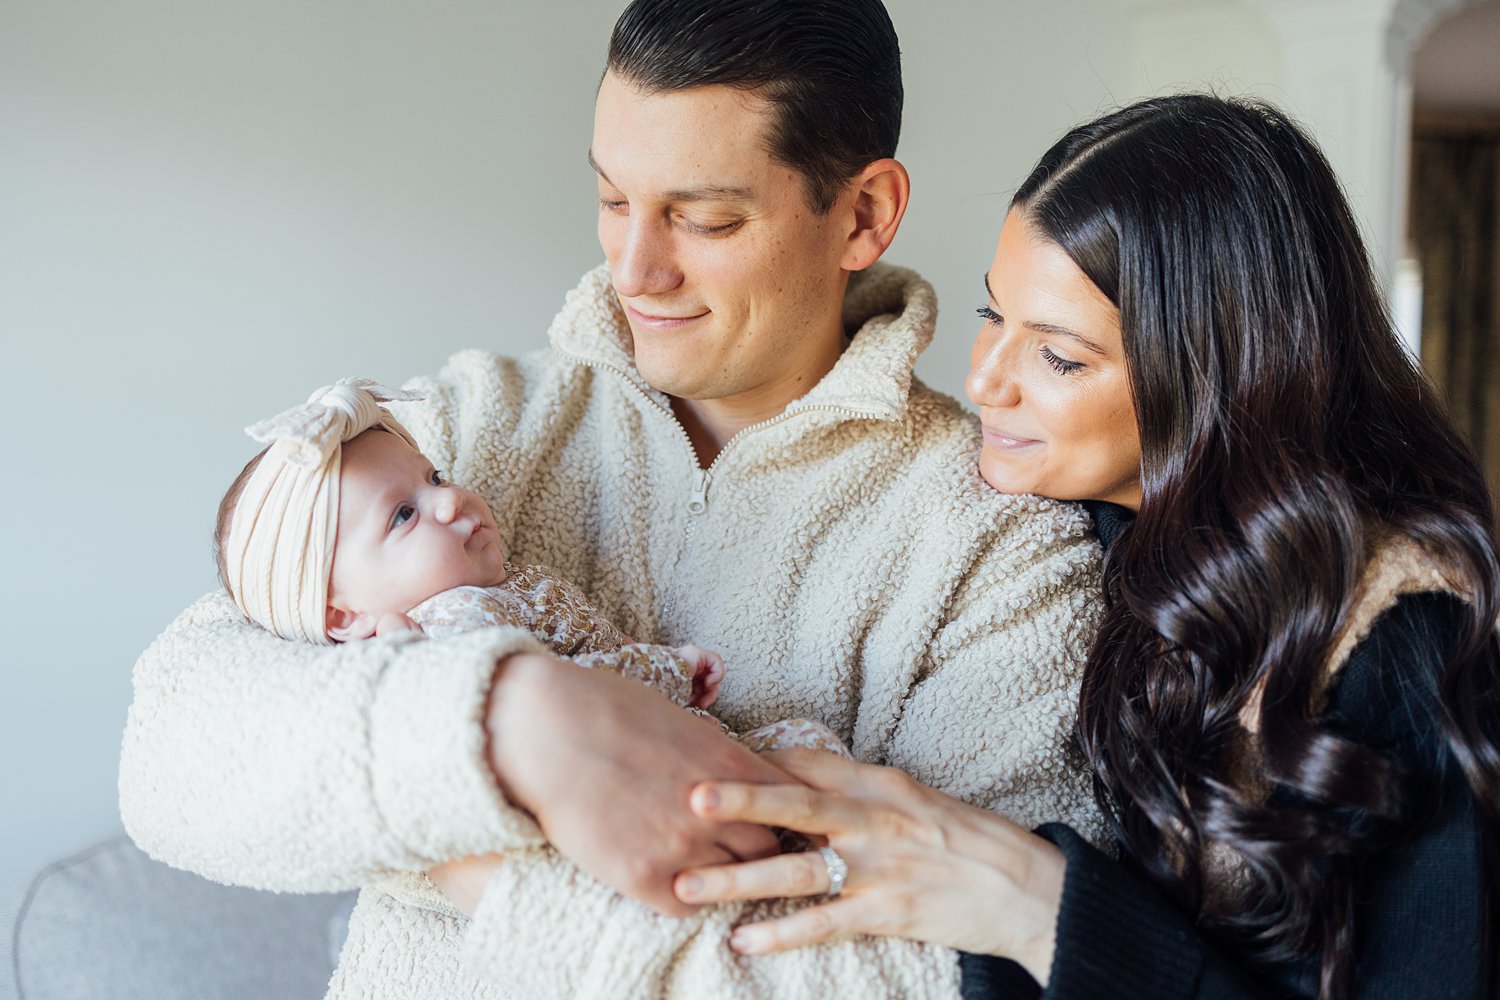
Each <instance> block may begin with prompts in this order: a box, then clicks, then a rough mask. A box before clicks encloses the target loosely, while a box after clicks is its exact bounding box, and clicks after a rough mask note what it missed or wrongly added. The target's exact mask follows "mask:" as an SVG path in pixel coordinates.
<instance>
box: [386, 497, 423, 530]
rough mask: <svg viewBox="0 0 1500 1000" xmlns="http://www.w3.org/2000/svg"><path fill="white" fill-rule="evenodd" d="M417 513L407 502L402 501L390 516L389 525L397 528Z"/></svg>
mask: <svg viewBox="0 0 1500 1000" xmlns="http://www.w3.org/2000/svg"><path fill="white" fill-rule="evenodd" d="M416 513H417V509H416V508H415V507H413V506H412V505H411V504H409V503H404V504H402V505H401V506H400V507H397V508H396V514H395V516H394V517H392V518H391V527H393V528H399V527H401V526H402V525H403V524H405V523H406V522H407V521H410V520H411V519H412V517H413V516H415V515H416Z"/></svg>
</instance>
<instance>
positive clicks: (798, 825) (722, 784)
mask: <svg viewBox="0 0 1500 1000" xmlns="http://www.w3.org/2000/svg"><path fill="white" fill-rule="evenodd" d="M830 756H832V755H830ZM688 801H689V804H690V805H691V806H692V809H693V812H695V813H697V814H698V815H699V816H700V817H702V818H703V819H711V820H715V821H717V822H721V823H727V822H741V823H760V824H763V825H765V826H780V827H785V828H786V829H788V830H796V831H798V832H799V833H816V834H824V835H835V834H840V833H844V832H847V831H851V830H858V829H859V828H860V827H861V825H862V824H863V823H864V821H865V820H866V817H865V812H866V810H867V808H868V807H867V806H865V805H863V804H862V803H860V802H857V801H855V800H853V799H847V798H844V797H843V796H840V795H833V794H829V793H827V792H820V791H818V790H817V789H815V788H809V787H807V786H806V785H752V784H748V783H745V782H733V781H705V782H702V783H701V784H699V785H698V786H696V787H695V788H694V789H693V792H692V795H691V797H690V798H689V800H688Z"/></svg>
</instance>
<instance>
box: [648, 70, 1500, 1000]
mask: <svg viewBox="0 0 1500 1000" xmlns="http://www.w3.org/2000/svg"><path fill="white" fill-rule="evenodd" d="M985 283H986V287H987V294H988V302H987V303H986V305H985V306H984V307H983V308H981V309H980V313H981V314H982V315H983V316H984V319H985V325H984V328H983V330H982V331H981V333H980V334H979V338H978V340H977V342H976V344H975V347H974V368H973V372H972V374H971V375H970V378H969V394H970V396H971V398H972V399H973V400H974V402H975V403H977V404H978V405H979V407H980V411H981V418H982V420H983V423H984V426H985V441H984V450H983V457H982V459H981V463H980V470H981V473H982V475H983V476H984V478H985V479H986V480H987V481H988V482H989V483H990V484H991V485H993V486H994V487H995V488H997V489H999V490H1001V491H1006V492H1036V493H1041V494H1045V495H1049V496H1053V497H1059V498H1065V499H1084V500H1096V501H1107V503H1099V504H1091V505H1090V506H1091V511H1092V512H1093V513H1094V514H1095V517H1096V522H1097V526H1098V529H1099V534H1100V538H1101V541H1102V542H1103V543H1104V545H1105V548H1106V550H1107V551H1106V561H1105V594H1104V605H1105V620H1104V624H1103V627H1102V629H1101V632H1100V634H1099V637H1098V640H1097V642H1096V644H1095V646H1094V648H1093V651H1092V654H1091V656H1090V659H1089V663H1088V666H1087V668H1086V671H1085V675H1084V680H1083V686H1082V694H1081V704H1080V720H1079V732H1080V737H1081V742H1082V746H1083V749H1084V751H1085V753H1086V754H1087V757H1088V760H1089V763H1090V764H1091V766H1092V767H1093V769H1094V772H1095V775H1096V789H1097V794H1098V798H1099V801H1100V804H1101V806H1102V807H1103V809H1104V810H1105V812H1106V814H1107V815H1109V816H1110V817H1111V818H1112V821H1113V825H1114V831H1115V834H1116V838H1117V840H1118V841H1119V846H1120V852H1121V854H1122V856H1123V861H1122V862H1121V863H1116V862H1115V861H1113V860H1112V859H1109V858H1107V857H1105V856H1104V855H1103V854H1101V853H1099V852H1097V851H1095V850H1093V849H1092V848H1090V847H1089V846H1088V845H1087V844H1085V843H1084V842H1083V841H1082V840H1081V839H1080V838H1079V837H1078V836H1077V835H1076V834H1074V833H1073V832H1072V831H1070V830H1068V829H1067V828H1064V827H1044V828H1042V829H1041V830H1040V831H1039V832H1038V833H1037V834H1031V833H1028V832H1026V831H1024V830H1021V829H1020V828H1018V827H1015V826H1014V825H1012V824H1009V823H1007V822H1006V821H1005V820H1003V819H1000V818H999V817H996V816H994V815H991V814H989V813H986V812H983V811H981V810H977V809H973V808H972V807H969V806H966V805H963V804H961V803H958V802H955V801H954V800H952V799H949V798H947V797H945V796H942V795H939V794H938V793H936V792H932V791H930V790H928V789H924V788H922V787H921V786H918V785H916V784H915V783H914V782H911V781H909V780H906V779H904V778H903V777H902V776H900V775H898V774H895V773H894V772H889V771H885V770H883V769H879V768H872V767H869V766H866V765H860V764H856V763H852V762H843V761H835V760H832V759H825V758H824V757H822V756H819V755H806V754H793V755H789V756H788V755H783V756H782V757H781V759H780V760H779V761H778V763H780V764H781V765H783V766H784V767H785V768H786V769H787V770H788V771H790V772H791V773H792V774H794V775H795V776H796V777H798V778H800V779H801V780H803V781H805V782H806V783H807V785H808V786H811V787H810V788H809V787H802V786H791V785H787V786H750V785H731V784H725V785H716V786H712V785H704V786H699V788H698V789H696V791H695V793H694V808H695V809H697V810H698V811H699V812H700V813H701V814H702V815H704V816H705V817H711V818H714V819H720V820H736V819H737V820H750V821H755V822H762V823H768V824H773V825H781V826H787V827H791V828H794V829H797V830H800V831H803V832H805V833H808V834H813V835H822V836H825V837H827V839H828V843H829V845H830V847H831V848H832V849H833V852H832V853H829V852H822V853H821V854H820V853H810V854H803V855H782V856H780V857H777V858H772V859H768V860H764V861H755V862H748V863H745V864H741V865H732V866H724V867H721V868H711V869H701V870H697V871H689V872H684V873H682V874H681V875H680V876H679V878H678V883H677V891H678V894H679V895H680V896H681V897H682V898H683V899H684V900H688V901H693V902H705V901H710V900H725V899H741V898H759V897H775V896H787V895H818V894H823V893H826V892H828V891H829V889H830V880H831V879H832V880H836V883H837V884H835V885H833V886H832V888H833V889H834V890H835V892H834V894H835V895H837V896H838V898H836V899H834V900H832V901H830V902H827V903H824V904H822V905H820V906H817V907H814V908H811V909H806V910H802V911H800V912H797V913H794V914H792V915H791V916H788V917H783V918H781V919H779V920H773V921H767V922H763V923H760V924H752V925H746V926H742V927H740V928H739V929H738V930H737V931H736V932H735V936H734V938H733V940H732V944H733V946H734V947H735V948H736V949H738V950H740V951H742V952H746V953H751V954H755V953H763V952H769V951H775V950H779V949H784V948H790V947H795V946H798V945H803V944H808V943H812V942H815V941H821V940H824V939H827V938H830V937H834V936H838V935H842V934H847V933H852V932H866V933H875V934H893V935H900V936H905V937H914V938H918V939H921V940H927V941H932V942H936V943H940V944H947V945H951V946H953V947H957V948H962V949H965V950H966V951H967V952H970V953H972V954H968V955H966V956H965V957H964V972H965V984H964V988H965V992H966V994H967V995H970V996H976V997H977V996H1001V995H1006V996H1011V995H1020V994H1017V993H1016V992H1015V990H1016V987H1017V983H1018V982H1022V981H1024V980H1025V979H1026V977H1025V976H1021V975H1020V968H1021V967H1024V968H1025V969H1026V970H1027V971H1029V972H1030V973H1031V976H1032V977H1034V978H1035V979H1036V980H1037V981H1038V982H1039V983H1041V984H1043V986H1044V987H1045V995H1046V996H1048V997H1058V998H1062V997H1096V996H1104V995H1110V996H1116V997H1136V996H1140V997H1271V996H1277V997H1279V996H1299V997H1314V996H1316V997H1320V998H1348V997H1359V998H1373V997H1403V998H1417V997H1445V998H1447V997H1477V996H1489V995H1492V991H1493V990H1494V989H1495V988H1496V976H1495V968H1494V966H1495V962H1496V952H1497V950H1500V947H1497V945H1500V942H1497V938H1496V934H1495V931H1494V916H1495V911H1494V907H1495V905H1496V892H1495V876H1496V868H1497V865H1496V864H1495V858H1494V847H1495V839H1496V837H1495V831H1496V829H1497V820H1500V816H1497V813H1500V677H1497V648H1496V640H1495V633H1494V623H1495V621H1496V616H1497V612H1500V595H1497V592H1496V589H1495V586H1494V581H1495V579H1496V577H1497V564H1496V554H1495V544H1494V541H1493V522H1492V517H1491V511H1490V504H1489V500H1488V497H1487V494H1486V491H1485V486H1484V482H1483V479H1482V477H1481V475H1480V473H1479V471H1478V469H1477V468H1476V465H1475V461H1474V459H1473V457H1472V455H1471V453H1470V451H1469V450H1468V449H1467V447H1466V446H1465V445H1464V444H1463V443H1462V442H1461V441H1460V438H1459V436H1458V434H1457V433H1456V431H1455V430H1454V427H1453V425H1452V423H1451V422H1450V421H1449V420H1448V418H1447V417H1446V416H1445V415H1444V414H1443V412H1442V410H1441V408H1440V406H1439V404H1438V403H1437V401H1436V400H1435V398H1434V397H1433V395H1432V392H1431V389H1430V388H1429V387H1428V386H1427V384H1426V383H1425V382H1424V381H1423V379H1422V377H1421V376H1420V374H1419V373H1418V372H1417V370H1416V369H1415V367H1414V365H1413V364H1412V362H1411V361H1410V359H1409V358H1408V357H1407V356H1406V355H1405V353H1404V352H1403V350H1402V348H1401V347H1400V345H1399V343H1398V341H1397V340H1396V338H1395V337H1394V336H1393V334H1392V331H1391V325H1390V321H1389V318H1388V316H1387V315H1386V312H1385V310H1384V307H1383V305H1382V301H1381V298H1380V295H1379V293H1378V292H1377V289H1376V285H1375V282H1374V281H1373V279H1372V277H1371V273H1370V269H1369V265H1368V262H1367V258H1366V256H1365V252H1364V249H1363V246H1362V243H1361V241H1360V238H1359V235H1358V232H1357V229H1356V226H1355V224H1354V222H1353V220H1352V217H1351V215H1350V212H1349V209H1348V206H1347V205H1346V204H1345V202H1344V199H1343V197H1342V195H1341V194H1340V192H1339V189H1338V186H1337V182H1336V181H1335V179H1334V177H1333V174H1332V171H1331V170H1330V169H1329V167H1328V164H1327V163H1326V161H1325V160H1324V159H1323V158H1322V156H1321V155H1320V154H1319V152H1318V151H1317V149H1316V148H1315V147H1314V146H1313V144H1312V143H1311V142H1310V141H1309V140H1308V139H1307V138H1306V137H1305V136H1304V135H1302V134H1301V132H1300V131H1299V130H1298V129H1297V127H1296V126H1295V125H1293V124H1292V123H1291V122H1290V121H1289V120H1287V119H1286V118H1285V117H1284V116H1283V115H1281V114H1280V113H1278V112H1276V111H1275V110H1273V109H1271V108H1268V107H1265V106H1263V105H1257V104H1250V103H1245V102H1239V101H1227V100H1221V99H1217V98H1212V97H1201V96H1181V97H1171V98H1163V99H1158V100H1151V101H1146V102H1143V103H1140V104H1137V105H1134V106H1132V107H1129V108H1126V109H1124V110H1122V111H1119V112H1116V113H1113V114H1110V115H1107V116H1105V117H1103V118H1101V119H1099V120H1097V121H1095V122H1092V123H1089V124H1087V125H1083V126H1080V127H1079V128H1077V129H1074V130H1073V131H1072V132H1071V133H1069V134H1068V135H1067V136H1065V137H1064V138H1063V139H1062V140H1061V141H1060V142H1059V143H1058V144H1057V145H1056V146H1054V147H1053V148H1052V149H1051V150H1050V151H1049V152H1048V153H1047V155H1046V156H1044V157H1043V159H1042V161H1041V162H1040V163H1039V164H1038V166H1037V167H1036V169H1035V170H1034V171H1033V173H1032V174H1031V176H1030V177H1029V178H1028V179H1027V180H1026V182H1025V184H1023V185H1022V187H1021V188H1020V190H1019V191H1018V192H1017V194H1016V196H1015V199H1014V201H1013V203H1012V207H1011V210H1010V212H1009V215H1008V217H1007V219H1006V221H1005V225H1004V229H1003V230H1002V232H1001V236H1000V242H999V248H998V250H997V253H996V257H995V260H994V263H993V264H992V265H991V267H990V269H989V271H988V273H987V274H986V282H985ZM840 889H841V890H842V892H841V894H840V893H839V892H838V890H840ZM985 956H1004V957H1007V958H1010V959H1015V960H1016V962H1017V963H1019V965H1017V964H1012V963H1009V962H1002V961H999V960H998V959H993V958H987V957H985ZM1031 989H1032V990H1034V989H1035V987H1034V986H1032V987H1031Z"/></svg>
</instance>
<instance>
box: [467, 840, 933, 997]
mask: <svg viewBox="0 0 1500 1000" xmlns="http://www.w3.org/2000/svg"><path fill="white" fill-rule="evenodd" d="M812 902H817V901H816V900H814V901H812ZM806 905H810V904H809V903H808V902H803V901H795V900H777V901H768V902H758V903H751V904H738V903H736V904H719V905H716V906H712V907H707V908H705V909H703V910H700V911H699V912H697V913H695V914H693V915H692V916H690V917H687V918H685V919H681V920H678V919H674V918H671V917H663V916H660V915H658V914H656V913H654V912H653V911H651V910H650V909H648V908H647V907H645V906H643V905H641V904H640V903H637V902H635V901H634V900H631V899H627V898H625V897H624V896H621V895H620V894H618V893H616V892H614V891H612V890H611V889H609V888H608V887H607V886H605V885H603V884H602V883H600V882H598V881H596V880H594V879H593V878H592V877H590V876H589V875H588V874H586V873H585V872H583V871H582V870H580V869H579V868H578V867H577V866H575V865H573V864H572V863H571V862H569V861H568V860H567V859H566V858H563V857H562V856H560V855H559V854H557V852H555V851H553V850H551V849H542V850H529V851H525V852H520V853H517V854H512V855H508V856H507V857H506V860H505V861H504V862H503V863H502V864H501V866H500V867H499V869H497V871H496V872H495V874H494V876H493V877H492V878H491V880H490V882H489V884H488V885H487V886H486V887H485V891H484V895H483V897H482V899H481V900H480V903H479V907H478V909H477V910H476V911H475V914H474V919H473V921H472V922H471V924H470V926H469V928H468V931H467V933H466V935H465V940H464V961H465V964H466V965H468V966H469V968H470V969H471V971H473V972H475V973H476V974H477V975H479V976H481V977H482V978H484V979H485V980H486V981H487V982H490V983H493V984H495V985H497V986H499V987H501V988H502V989H504V990H505V991H506V992H507V994H508V995H513V996H524V997H529V998H536V1000H547V998H554V997H555V998H559V1000H561V998H577V1000H657V998H662V1000H690V998H691V1000H696V998H699V997H719V998H725V1000H731V998H736V997H739V998H745V1000H758V998H761V997H775V998H777V1000H804V998H805V1000H821V998H825V997H832V996H852V997H861V998H869V1000H881V998H891V1000H897V998H901V1000H958V997H959V977H958V965H957V961H956V959H955V953H954V952H952V951H950V950H948V949H946V948H938V947H933V946H931V945H924V944H918V943H916V942H913V941H905V940H901V939H899V938H886V937H882V938H875V937H864V936H861V937H856V938H851V939H845V940H841V941H836V942H830V943H828V944H823V945H818V946H815V947H809V948H801V949H797V950H794V951H787V952H779V953H776V954H771V955H757V956H740V955H737V954H735V953H734V952H733V951H731V950H730V948H729V944H728V941H729V935H730V932H731V931H732V930H733V929H734V928H735V927H736V926H737V925H739V924H741V923H745V922H749V921H753V920H762V919H768V918H771V917H774V916H778V915H780V914H783V913H787V912H790V911H791V910H793V909H795V908H798V907H801V906H806Z"/></svg>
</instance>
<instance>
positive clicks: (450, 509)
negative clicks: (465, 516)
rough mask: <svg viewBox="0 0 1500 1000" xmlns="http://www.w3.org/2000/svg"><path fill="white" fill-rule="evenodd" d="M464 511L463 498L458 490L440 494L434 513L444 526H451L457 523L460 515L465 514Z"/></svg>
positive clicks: (434, 505)
mask: <svg viewBox="0 0 1500 1000" xmlns="http://www.w3.org/2000/svg"><path fill="white" fill-rule="evenodd" d="M463 509H464V502H463V497H462V496H460V495H459V492H458V490H451V489H448V490H443V491H442V492H440V493H439V494H438V497H437V500H436V502H435V503H434V504H433V513H434V514H435V515H436V516H437V519H438V520H439V521H441V522H442V523H443V524H451V523H452V522H454V521H456V520H457V519H458V517H459V515H460V514H462V513H463Z"/></svg>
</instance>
